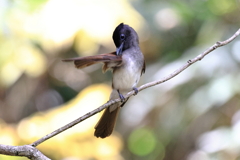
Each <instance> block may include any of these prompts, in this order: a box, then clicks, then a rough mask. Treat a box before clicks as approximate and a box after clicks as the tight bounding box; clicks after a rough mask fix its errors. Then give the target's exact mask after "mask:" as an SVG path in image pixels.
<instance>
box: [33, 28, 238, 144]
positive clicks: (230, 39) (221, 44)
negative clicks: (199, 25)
mask: <svg viewBox="0 0 240 160" xmlns="http://www.w3.org/2000/svg"><path fill="white" fill-rule="evenodd" d="M239 35H240V29H239V30H238V31H237V32H236V33H235V34H234V35H233V36H232V37H230V38H229V39H227V40H225V41H222V42H216V43H215V44H214V45H213V46H211V47H210V48H208V49H207V50H206V51H204V52H203V53H201V54H200V55H198V56H197V57H195V58H193V59H191V60H188V61H187V62H186V64H184V65H183V66H181V67H180V68H179V69H177V70H175V71H174V72H173V73H171V74H169V75H168V76H166V77H164V78H162V79H161V80H158V81H154V82H150V83H147V84H144V85H142V86H140V87H139V88H138V90H139V91H142V90H144V89H146V88H149V87H152V86H155V85H158V84H161V83H163V82H165V81H168V80H170V79H172V78H173V77H175V76H176V75H178V74H179V73H181V72H182V71H184V70H185V69H186V68H188V67H189V66H190V65H192V64H193V63H196V62H197V61H200V60H202V59H203V58H204V57H205V56H206V55H207V54H209V53H210V52H212V51H213V50H215V49H217V48H218V47H221V46H224V45H226V44H228V43H230V42H232V41H233V40H234V39H235V38H236V37H237V36H239ZM134 93H135V92H134V91H130V92H129V93H128V94H126V95H125V96H124V97H125V98H128V97H131V96H132V95H134ZM120 101H121V100H120V98H118V99H115V100H111V101H109V102H107V103H105V104H104V105H102V106H100V107H98V108H97V109H95V110H93V111H91V112H89V113H87V114H85V115H84V116H82V117H80V118H78V119H76V120H74V121H73V122H71V123H69V124H67V125H65V126H63V127H61V128H59V129H57V130H55V131H54V132H52V133H50V134H48V135H46V136H44V137H42V138H41V139H39V140H37V141H35V142H33V143H32V144H31V145H32V146H34V147H36V146H37V145H39V144H40V143H42V142H44V141H46V140H47V139H49V138H51V137H53V136H55V135H57V134H59V133H61V132H63V131H65V130H67V129H68V128H71V127H73V126H75V125H76V124H78V123H80V122H82V121H84V120H85V119H87V118H89V117H91V116H93V115H95V114H96V113H98V112H101V111H102V110H104V109H105V108H107V107H109V106H111V105H113V104H115V103H117V102H120Z"/></svg>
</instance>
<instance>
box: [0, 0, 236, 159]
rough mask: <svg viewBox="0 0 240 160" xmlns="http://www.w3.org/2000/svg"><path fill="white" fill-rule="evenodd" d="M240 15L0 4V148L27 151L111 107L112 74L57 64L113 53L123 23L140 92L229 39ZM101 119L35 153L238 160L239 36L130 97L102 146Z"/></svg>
mask: <svg viewBox="0 0 240 160" xmlns="http://www.w3.org/2000/svg"><path fill="white" fill-rule="evenodd" d="M239 15H240V1H239V0H198V1H194V0H181V1H178V0H168V1H166V0H139V1H137V0H129V1H127V0H114V1H112V0H101V1H99V0H34V1H33V0H0V143H1V144H8V145H23V144H30V143H32V142H34V141H35V140H37V139H38V138H41V137H42V136H44V135H46V134H48V133H50V132H52V131H54V130H55V129H57V128H59V127H61V126H63V125H65V124H67V123H69V122H71V121H72V120H74V119H76V118H78V117H80V116H82V115H84V114H86V113H88V112H89V111H91V110H93V109H95V108H97V107H98V106H100V105H102V104H103V103H105V102H106V101H107V100H108V97H109V94H110V92H111V72H107V73H105V74H102V72H101V65H96V66H91V67H88V68H86V69H83V70H78V69H76V68H75V67H74V65H73V64H72V63H64V62H62V61H61V59H64V58H70V57H77V56H89V55H95V54H100V53H107V52H111V51H114V50H115V46H114V44H113V42H112V38H111V36H112V32H113V30H114V29H115V27H116V26H117V25H118V24H119V23H121V22H124V23H126V24H129V25H130V26H132V27H133V28H134V29H135V30H136V31H137V32H138V34H139V37H140V47H141V49H142V52H143V53H144V56H145V59H146V66H147V69H146V73H145V74H144V75H143V76H142V79H141V82H140V84H139V85H141V84H144V83H147V82H150V81H154V80H158V79H160V78H163V77H164V76H167V75H168V74H170V73H172V72H173V71H175V70H176V69H177V68H178V67H180V66H181V65H183V64H184V63H186V62H187V61H188V60H189V59H191V58H193V57H195V56H197V55H198V54H200V53H201V52H203V51H204V50H206V49H207V48H208V47H210V46H211V45H213V44H214V43H215V42H216V41H220V40H225V39H227V38H228V37H230V36H231V35H233V34H234V33H235V32H236V31H237V29H238V27H239V26H240V16H239ZM100 115H101V114H97V115H95V116H93V117H91V118H89V119H87V120H85V121H84V122H82V123H80V124H78V125H77V126H74V127H73V128H71V129H69V130H67V131H65V132H64V133H62V134H60V135H58V136H56V137H54V138H52V139H50V140H48V141H46V142H44V143H43V144H40V145H39V146H38V147H37V148H39V149H40V150H41V151H42V152H43V153H44V154H45V155H47V156H48V157H50V158H52V159H56V160H101V159H104V160H108V159H109V160H110V159H111V160H113V159H114V160H146V159H147V160H239V159H240V38H239V37H238V38H237V39H236V40H234V41H233V42H232V43H231V44H228V45H227V46H224V47H221V48H219V49H217V50H216V51H214V52H212V53H211V54H209V55H208V56H206V57H205V58H204V59H203V60H202V61H200V62H198V63H196V64H194V65H192V66H191V67H190V68H188V69H187V70H186V71H184V72H183V73H181V74H180V75H178V76H177V77H175V78H173V79H171V80H170V81H167V82H166V83H163V84H161V85H159V86H155V87H152V88H149V89H146V90H144V91H142V92H140V93H139V94H138V95H137V96H135V97H132V98H131V99H130V100H129V101H128V103H127V104H126V105H125V106H124V107H123V108H122V110H121V113H120V115H119V117H118V121H117V126H116V128H115V131H114V133H113V135H111V136H110V137H108V138H106V139H97V138H95V137H94V136H93V132H94V129H93V128H94V125H95V124H96V122H97V121H98V119H99V117H100ZM9 159H11V160H18V159H26V158H19V157H10V156H3V155H0V160H9Z"/></svg>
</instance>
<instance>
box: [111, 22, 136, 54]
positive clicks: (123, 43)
mask: <svg viewBox="0 0 240 160" xmlns="http://www.w3.org/2000/svg"><path fill="white" fill-rule="evenodd" d="M112 38H113V41H114V43H115V46H116V47H117V51H116V53H117V55H122V52H123V51H124V50H126V49H128V48H130V47H133V46H138V44H139V40H138V35H137V32H136V31H135V30H134V29H133V28H132V27H130V26H128V25H125V24H123V23H121V24H119V25H118V26H117V27H116V29H115V30H114V32H113V36H112Z"/></svg>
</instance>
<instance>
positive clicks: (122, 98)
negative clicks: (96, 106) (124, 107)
mask: <svg viewBox="0 0 240 160" xmlns="http://www.w3.org/2000/svg"><path fill="white" fill-rule="evenodd" d="M117 91H118V95H119V98H120V99H121V102H124V101H125V97H124V96H123V95H122V94H121V93H120V92H119V90H117Z"/></svg>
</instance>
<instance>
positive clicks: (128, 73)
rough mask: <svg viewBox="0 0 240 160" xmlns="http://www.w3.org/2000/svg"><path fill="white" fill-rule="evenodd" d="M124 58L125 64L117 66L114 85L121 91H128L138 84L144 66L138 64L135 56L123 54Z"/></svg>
mask: <svg viewBox="0 0 240 160" xmlns="http://www.w3.org/2000/svg"><path fill="white" fill-rule="evenodd" d="M122 60H123V65H122V66H121V67H119V68H116V69H115V71H114V73H113V87H114V89H117V90H119V91H120V93H126V92H129V91H130V90H132V89H133V87H136V86H137V84H138V82H139V79H140V76H141V70H142V68H141V67H140V66H141V65H139V64H137V62H136V59H135V58H134V56H129V55H127V54H123V56H122ZM138 63H139V62H138Z"/></svg>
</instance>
